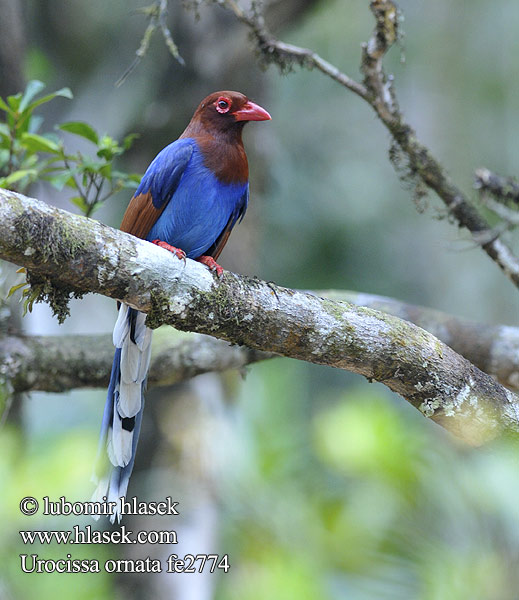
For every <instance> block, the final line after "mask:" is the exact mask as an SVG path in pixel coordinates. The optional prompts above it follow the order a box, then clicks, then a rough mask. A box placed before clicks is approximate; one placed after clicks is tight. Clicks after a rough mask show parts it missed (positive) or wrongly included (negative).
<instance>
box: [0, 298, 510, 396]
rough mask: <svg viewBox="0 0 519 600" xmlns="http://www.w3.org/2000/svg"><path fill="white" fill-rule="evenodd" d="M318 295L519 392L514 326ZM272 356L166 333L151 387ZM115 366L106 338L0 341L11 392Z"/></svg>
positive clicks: (100, 382)
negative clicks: (375, 315)
mask: <svg viewBox="0 0 519 600" xmlns="http://www.w3.org/2000/svg"><path fill="white" fill-rule="evenodd" d="M317 294H318V295H319V296H322V297H325V298H330V299H332V300H340V301H347V302H352V303H353V304H356V305H358V306H366V307H369V308H374V309H376V310H380V311H383V312H385V313H388V314H391V315H393V316H396V317H399V318H400V319H405V320H406V321H410V322H412V323H414V324H415V325H418V326H419V327H422V328H423V329H425V330H427V331H428V332H429V333H432V334H433V335H434V336H435V337H437V338H438V339H439V340H441V341H442V342H444V343H445V344H447V345H448V346H450V347H451V348H452V349H453V350H454V351H456V352H457V353H458V354H461V355H462V356H464V357H465V358H466V359H467V360H468V361H470V362H471V363H473V364H474V365H475V366H476V367H478V368H479V369H481V370H482V371H484V372H485V373H488V374H489V375H492V376H493V377H495V378H496V379H497V380H498V381H500V382H501V383H502V384H503V385H506V386H507V387H510V388H514V389H519V364H518V360H517V357H518V356H519V328H517V327H509V326H504V325H485V324H482V323H474V322H472V321H467V320H465V319H460V318H458V317H454V316H452V315H449V314H447V313H444V312H441V311H438V310H433V309H431V308H425V307H423V306H415V305H412V304H406V303H405V302H400V301H398V300H395V299H393V298H386V297H383V296H377V295H374V294H364V293H359V292H350V291H342V290H324V291H320V292H318V293H317ZM274 356H275V355H274V354H269V353H267V352H261V351H257V350H251V349H250V348H247V347H245V346H236V345H231V344H229V343H228V342H224V341H222V340H218V339H216V338H213V337H210V336H207V335H200V334H190V335H186V334H184V333H183V332H180V331H176V330H175V329H173V328H170V327H163V328H159V329H158V330H157V331H156V332H155V334H154V337H153V350H152V359H151V364H150V370H149V376H148V387H153V386H163V385H171V384H174V383H178V382H180V381H184V380H186V379H189V378H191V377H194V376H195V375H199V374H201V373H207V372H212V371H225V370H227V369H241V368H243V367H245V366H247V365H248V364H251V363H253V362H257V361H259V360H265V359H267V358H272V357H274ZM112 360H113V346H112V336H111V335H109V334H104V335H65V336H15V335H10V336H6V337H3V338H2V337H0V365H2V369H1V376H2V377H4V378H5V379H7V380H9V382H10V384H11V386H12V389H13V390H14V391H15V392H29V391H35V390H38V391H44V392H63V391H66V390H71V389H75V388H96V387H101V388H103V387H106V386H107V385H108V379H109V374H110V369H111V365H112Z"/></svg>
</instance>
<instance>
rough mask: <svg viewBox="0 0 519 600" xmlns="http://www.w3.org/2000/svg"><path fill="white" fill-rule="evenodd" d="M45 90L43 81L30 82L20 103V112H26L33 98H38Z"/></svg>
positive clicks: (34, 80)
mask: <svg viewBox="0 0 519 600" xmlns="http://www.w3.org/2000/svg"><path fill="white" fill-rule="evenodd" d="M44 88H45V84H44V83H43V81H38V80H37V79H33V80H32V81H29V83H28V84H27V87H26V88H25V92H24V94H23V96H22V99H21V101H20V105H19V107H18V110H19V111H20V112H24V111H25V110H26V109H27V108H28V107H29V105H30V103H31V101H32V100H33V98H34V97H35V96H37V95H38V94H39V93H40V92H41V91H42V90H43V89H44Z"/></svg>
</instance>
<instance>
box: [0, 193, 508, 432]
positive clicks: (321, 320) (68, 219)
mask: <svg viewBox="0 0 519 600" xmlns="http://www.w3.org/2000/svg"><path fill="white" fill-rule="evenodd" d="M0 258H3V259H5V260H9V261H11V262H14V263H16V264H19V265H23V266H25V267H26V268H27V269H28V271H29V273H30V276H31V279H32V278H36V279H39V280H40V281H41V280H44V281H45V282H46V286H47V287H46V291H45V293H46V294H47V295H49V288H52V290H53V298H54V300H55V301H56V302H57V304H58V305H59V306H61V307H62V306H63V302H60V301H59V300H60V296H67V295H68V294H69V293H71V292H72V293H75V294H78V293H79V294H82V293H86V292H96V293H100V294H103V295H105V296H108V297H111V298H114V299H118V300H121V301H123V302H126V303H128V304H130V305H131V306H133V307H135V308H137V309H139V310H142V311H144V312H146V313H148V322H149V325H150V326H151V327H157V326H159V325H161V324H169V325H173V326H174V327H175V328H177V329H180V330H185V331H194V332H198V333H205V334H209V335H211V336H214V337H217V338H219V339H223V340H226V341H228V342H232V343H234V344H238V345H244V346H247V347H249V348H251V349H253V350H260V351H265V352H271V353H274V354H278V355H282V356H288V357H291V358H297V359H300V360H306V361H309V362H313V363H317V364H323V365H329V366H333V367H337V368H341V369H346V370H349V371H353V372H355V373H359V374H361V375H364V376H365V377H367V378H368V379H370V380H376V381H380V382H381V383H383V384H384V385H386V386H387V387H389V388H390V389H391V390H393V391H395V392H397V393H399V394H400V395H401V396H403V397H404V398H405V399H406V400H407V401H409V402H410V403H411V404H413V406H415V407H416V408H418V409H419V410H420V411H421V412H422V413H423V414H424V415H425V416H427V417H430V418H431V419H433V420H434V421H436V422H437V423H439V424H441V425H442V426H444V427H445V428H446V429H448V430H450V431H451V432H453V433H454V434H456V435H457V436H459V437H461V438H463V439H464V440H466V441H468V442H470V443H481V442H482V441H484V440H486V439H489V438H490V437H493V436H495V435H497V434H498V433H499V432H502V431H504V430H507V431H512V432H519V397H517V396H516V395H515V394H513V393H512V392H510V391H509V390H507V389H506V388H504V387H502V386H501V385H499V384H498V383H497V382H496V381H495V380H494V379H493V378H492V377H490V376H489V375H487V374H485V373H483V372H482V371H480V370H479V369H477V368H476V367H475V366H474V365H472V364H471V363H470V362H468V361H467V360H465V359H464V358H462V357H461V356H460V355H459V354H457V353H455V352H454V351H453V350H452V349H451V348H450V347H448V346H446V345H445V344H443V343H442V342H441V341H439V340H438V339H437V338H435V337H434V336H433V335H431V334H429V333H427V332H426V331H424V330H423V329H421V328H419V327H416V326H415V325H412V324H411V323H408V322H407V321H403V320H401V319H399V318H396V317H393V316H390V315H387V314H384V313H382V312H379V311H376V310H373V309H368V308H363V307H358V306H355V305H353V304H350V303H348V302H340V301H334V300H330V299H325V298H320V297H317V296H315V295H312V294H310V293H303V292H297V291H294V290H290V289H287V288H282V287H279V286H276V285H273V284H270V283H266V282H263V281H260V280H257V279H251V278H247V277H243V276H238V275H235V274H233V273H229V272H226V273H224V276H223V278H222V279H221V280H219V279H217V278H216V277H214V276H213V275H212V274H211V273H210V272H209V271H208V270H207V269H206V268H205V267H203V266H202V265H200V264H199V263H196V262H194V261H191V260H187V261H182V260H178V259H177V258H176V257H174V256H172V255H171V254H170V253H168V252H167V251H166V250H163V249H161V248H158V247H156V246H154V245H153V244H150V243H148V242H145V241H143V240H139V239H137V238H135V237H133V236H130V235H128V234H125V233H122V232H120V231H118V230H115V229H112V228H110V227H108V226H106V225H102V224H100V223H98V222H96V221H93V220H91V219H87V218H86V217H80V216H77V215H72V214H70V213H68V212H66V211H63V210H59V209H57V208H53V207H50V206H48V205H46V204H45V203H42V202H40V201H38V200H34V199H30V198H26V197H24V196H21V195H20V194H15V193H13V192H7V191H4V190H0ZM62 299H63V298H62Z"/></svg>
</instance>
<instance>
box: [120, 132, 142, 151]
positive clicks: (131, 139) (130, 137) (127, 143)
mask: <svg viewBox="0 0 519 600" xmlns="http://www.w3.org/2000/svg"><path fill="white" fill-rule="evenodd" d="M138 137H140V136H139V134H138V133H130V134H129V135H127V136H126V137H125V138H124V140H123V148H124V149H125V150H128V149H129V148H130V147H131V146H132V144H133V142H134V141H135V140H136V139H137V138H138Z"/></svg>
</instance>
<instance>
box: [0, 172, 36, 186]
mask: <svg viewBox="0 0 519 600" xmlns="http://www.w3.org/2000/svg"><path fill="white" fill-rule="evenodd" d="M36 175H38V171H36V169H20V170H19V171H14V173H11V174H10V175H8V176H7V177H4V178H3V179H2V181H3V182H4V185H5V186H10V185H13V183H16V182H17V181H20V179H23V178H24V177H28V176H33V177H34V176H36Z"/></svg>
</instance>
